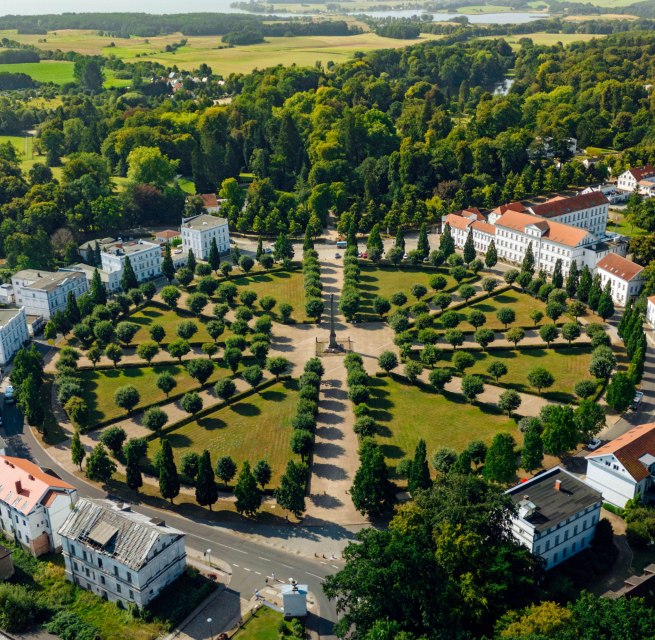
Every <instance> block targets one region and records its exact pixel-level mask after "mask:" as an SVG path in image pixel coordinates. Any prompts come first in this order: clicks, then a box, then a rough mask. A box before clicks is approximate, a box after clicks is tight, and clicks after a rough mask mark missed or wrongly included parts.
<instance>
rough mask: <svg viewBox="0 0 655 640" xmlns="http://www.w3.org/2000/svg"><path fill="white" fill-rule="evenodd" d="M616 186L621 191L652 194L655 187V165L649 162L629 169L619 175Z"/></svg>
mask: <svg viewBox="0 0 655 640" xmlns="http://www.w3.org/2000/svg"><path fill="white" fill-rule="evenodd" d="M616 186H617V188H618V189H620V190H621V191H630V192H631V193H634V192H637V193H639V194H640V195H645V196H650V195H652V191H653V190H654V189H655V167H653V165H650V164H647V165H646V166H645V167H639V168H635V169H628V170H627V171H624V172H623V173H622V174H621V175H619V177H618V180H617V183H616Z"/></svg>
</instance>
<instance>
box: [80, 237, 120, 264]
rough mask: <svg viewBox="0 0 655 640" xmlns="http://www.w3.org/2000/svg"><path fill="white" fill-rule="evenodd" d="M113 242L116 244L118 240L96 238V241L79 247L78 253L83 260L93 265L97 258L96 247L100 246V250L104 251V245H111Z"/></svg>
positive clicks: (90, 241) (89, 241) (84, 243)
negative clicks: (94, 259)
mask: <svg viewBox="0 0 655 640" xmlns="http://www.w3.org/2000/svg"><path fill="white" fill-rule="evenodd" d="M112 242H116V240H114V238H96V239H94V240H88V241H87V242H83V243H82V244H81V245H80V246H79V247H78V251H79V252H80V255H81V256H82V260H84V261H86V262H88V263H92V262H93V258H94V256H95V251H96V245H98V248H99V249H100V251H102V247H103V245H105V244H111V243H112Z"/></svg>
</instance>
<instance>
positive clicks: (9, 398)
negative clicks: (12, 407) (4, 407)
mask: <svg viewBox="0 0 655 640" xmlns="http://www.w3.org/2000/svg"><path fill="white" fill-rule="evenodd" d="M5 402H6V403H7V404H14V402H16V399H15V398H14V388H13V387H12V386H11V385H9V386H8V387H7V388H6V389H5Z"/></svg>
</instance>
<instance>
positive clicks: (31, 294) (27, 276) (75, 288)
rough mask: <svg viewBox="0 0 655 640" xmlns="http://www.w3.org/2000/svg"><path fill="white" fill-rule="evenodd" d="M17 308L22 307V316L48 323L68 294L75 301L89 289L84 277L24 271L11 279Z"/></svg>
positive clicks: (34, 270)
mask: <svg viewBox="0 0 655 640" xmlns="http://www.w3.org/2000/svg"><path fill="white" fill-rule="evenodd" d="M11 284H12V286H13V287H14V292H15V297H16V304H17V305H19V306H22V307H25V313H26V314H27V315H31V316H42V317H44V318H45V319H46V320H47V319H49V318H50V317H51V316H52V315H53V314H54V313H56V312H57V311H63V309H64V308H65V307H66V299H67V297H68V293H69V292H72V293H73V295H74V296H75V297H76V298H77V297H78V296H80V295H82V294H83V293H84V292H85V291H88V289H89V286H88V283H87V281H86V278H85V277H84V274H83V273H75V272H70V271H55V272H51V271H40V270H37V269H24V270H23V271H18V272H16V273H15V274H14V275H13V276H12V277H11Z"/></svg>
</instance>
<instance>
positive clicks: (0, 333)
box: [0, 307, 30, 366]
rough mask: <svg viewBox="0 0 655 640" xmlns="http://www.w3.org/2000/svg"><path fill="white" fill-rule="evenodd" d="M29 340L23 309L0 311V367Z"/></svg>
mask: <svg viewBox="0 0 655 640" xmlns="http://www.w3.org/2000/svg"><path fill="white" fill-rule="evenodd" d="M29 339H30V334H29V332H28V330H27V318H26V317H25V307H21V308H20V309H0V365H2V366H4V365H5V364H7V362H9V361H10V360H11V359H12V358H13V357H14V354H15V353H16V351H18V350H19V349H20V348H21V347H22V346H23V345H24V344H25V343H26V342H27V341H28V340H29Z"/></svg>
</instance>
